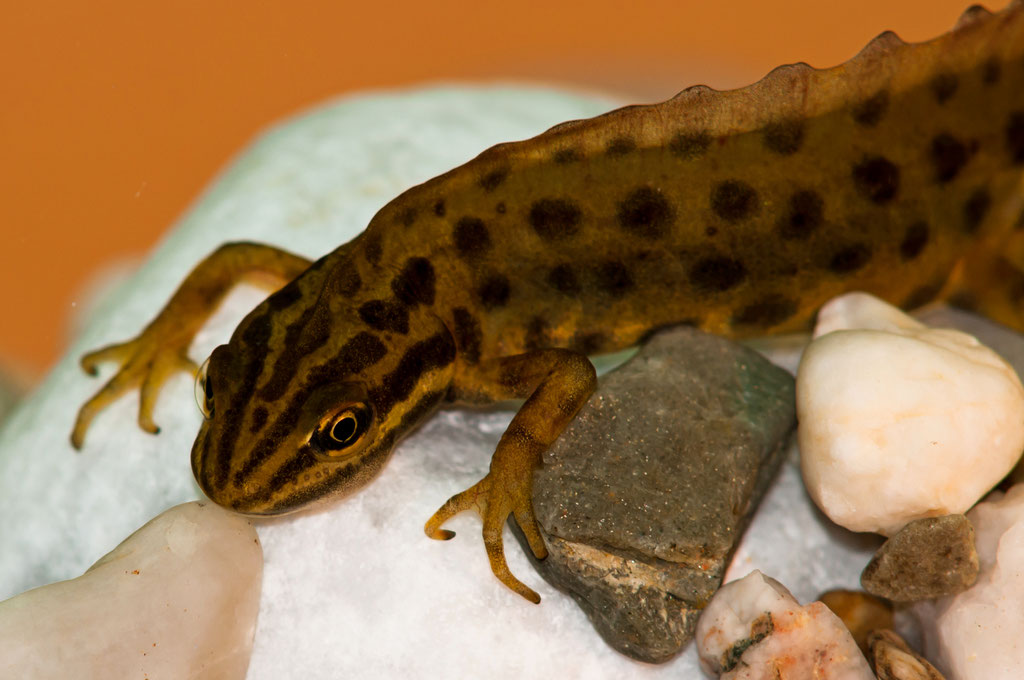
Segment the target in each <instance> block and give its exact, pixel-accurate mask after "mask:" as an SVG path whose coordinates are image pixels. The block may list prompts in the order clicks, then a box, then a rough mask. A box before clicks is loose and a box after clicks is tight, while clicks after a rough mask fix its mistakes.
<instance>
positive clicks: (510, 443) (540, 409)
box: [424, 349, 597, 604]
mask: <svg viewBox="0 0 1024 680" xmlns="http://www.w3.org/2000/svg"><path fill="white" fill-rule="evenodd" d="M596 384H597V374H596V372H595V370H594V365H593V364H591V363H590V360H589V359H587V357H585V356H584V355H582V354H578V353H576V352H571V351H569V350H564V349H543V350H538V351H535V352H528V353H526V354H520V355H517V356H512V357H503V358H500V359H495V360H493V361H488V362H485V363H484V364H481V366H479V367H477V368H476V369H475V370H472V371H467V372H465V373H464V374H463V375H461V376H459V377H457V378H456V386H455V393H456V398H457V400H459V401H464V402H494V401H500V400H503V399H517V398H518V399H522V398H526V401H525V402H524V403H523V406H522V407H521V408H520V409H519V412H518V413H516V415H515V417H514V418H513V419H512V422H511V423H510V424H509V426H508V429H506V430H505V433H504V434H503V435H502V437H501V440H500V441H499V442H498V446H497V448H496V449H495V451H494V456H493V457H492V458H491V468H490V471H489V472H488V473H487V475H486V476H485V477H484V478H483V479H481V480H480V481H479V482H477V483H476V484H474V485H473V486H472V487H470V488H469V489H466V490H465V491H463V492H461V493H458V494H456V495H454V496H452V497H451V498H450V499H448V501H447V502H446V503H445V504H444V505H442V506H441V508H440V509H439V510H438V511H437V512H435V513H434V515H433V516H432V517H431V518H430V519H429V520H428V521H427V523H426V526H424V531H425V532H426V534H427V536H430V537H431V538H436V539H442V540H447V539H449V538H452V537H453V536H455V534H454V532H451V531H448V530H445V529H442V528H441V526H442V525H443V524H444V523H445V522H447V521H448V520H449V519H450V518H451V517H453V516H455V515H457V514H458V513H460V512H463V511H464V510H471V509H473V510H476V511H477V512H479V513H480V515H481V517H482V518H483V538H484V547H485V548H486V549H487V559H488V561H489V562H490V565H491V571H492V572H493V573H494V575H495V576H496V577H497V578H498V580H499V581H501V582H502V583H503V584H505V585H506V586H508V587H509V588H511V589H512V590H514V591H515V592H516V593H518V594H519V595H522V596H523V597H524V598H526V599H527V600H529V601H530V602H533V603H535V604H536V603H538V602H540V596H539V595H538V594H537V593H536V592H534V590H533V589H531V588H530V587H529V586H527V585H526V584H524V583H523V582H522V581H520V580H519V579H517V578H516V577H515V576H514V575H513V574H512V572H511V571H510V570H509V568H508V563H507V562H506V561H505V550H504V543H503V540H502V530H503V529H504V526H505V521H506V520H507V519H508V517H509V515H512V516H514V517H515V519H516V522H517V523H518V524H519V527H520V529H522V531H523V534H524V535H525V536H526V539H527V541H528V542H529V544H530V549H531V550H532V551H533V554H534V556H536V557H537V559H543V558H544V557H546V556H547V548H546V547H545V546H544V539H543V538H542V537H541V534H540V529H539V528H538V526H537V520H536V519H535V518H534V515H533V498H532V491H533V471H534V469H535V468H536V467H537V465H539V464H540V460H541V456H542V455H543V453H544V451H545V450H546V449H547V448H548V447H549V446H551V444H552V443H554V441H555V439H557V438H558V435H559V434H561V432H562V430H563V429H565V426H566V425H567V424H568V423H569V421H571V420H572V419H573V417H574V416H575V415H576V413H577V412H578V411H579V410H580V407H582V406H583V404H584V403H585V402H586V400H587V398H588V397H589V396H590V395H591V394H592V393H593V391H594V387H595V386H596Z"/></svg>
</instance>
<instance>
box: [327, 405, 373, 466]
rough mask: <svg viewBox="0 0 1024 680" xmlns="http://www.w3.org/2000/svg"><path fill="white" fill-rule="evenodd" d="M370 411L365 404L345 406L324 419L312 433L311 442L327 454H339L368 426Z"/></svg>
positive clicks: (361, 434)
mask: <svg viewBox="0 0 1024 680" xmlns="http://www.w3.org/2000/svg"><path fill="white" fill-rule="evenodd" d="M372 417H373V416H372V413H371V412H370V409H369V408H367V407H366V405H365V404H354V405H351V406H346V407H345V408H343V409H342V410H340V411H338V412H337V413H335V414H334V415H332V416H331V417H330V418H327V419H325V420H324V422H323V424H322V425H321V427H320V428H319V429H318V430H317V431H316V432H315V433H314V435H313V440H312V443H313V444H314V445H315V446H316V447H317V448H319V449H320V450H321V451H323V452H324V453H326V454H327V455H328V456H336V455H340V453H339V452H340V451H343V450H345V449H347V448H349V447H350V446H352V445H353V444H355V443H356V442H358V441H359V440H360V439H361V438H362V436H363V434H364V433H365V432H366V430H367V429H368V428H369V427H370V420H371V419H372Z"/></svg>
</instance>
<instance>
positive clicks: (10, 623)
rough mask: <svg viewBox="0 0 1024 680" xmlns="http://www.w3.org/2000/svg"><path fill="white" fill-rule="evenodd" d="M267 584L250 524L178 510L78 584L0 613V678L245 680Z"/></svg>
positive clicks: (24, 597) (45, 589)
mask: <svg viewBox="0 0 1024 680" xmlns="http://www.w3.org/2000/svg"><path fill="white" fill-rule="evenodd" d="M262 576H263V553H262V550H261V549H260V544H259V539H258V538H257V537H256V531H255V530H254V529H253V528H252V525H251V524H250V523H249V522H247V521H246V520H245V519H243V518H242V517H240V516H238V515H235V514H233V513H230V512H227V511H226V510H222V509H220V508H218V507H217V506H215V505H213V504H212V503H186V504H184V505H178V506H176V507H174V508H171V509H170V510H168V511H167V512H164V513H163V514H161V515H159V516H158V517H156V518H155V519H153V520H152V521H150V522H148V523H147V524H146V525H145V526H143V527H142V528H141V529H139V530H138V531H136V532H135V533H133V534H132V535H131V536H129V537H128V538H127V539H125V540H124V542H122V543H121V544H120V545H119V546H117V547H116V548H114V550H112V551H111V552H109V553H107V554H106V555H105V556H104V557H103V558H101V559H100V560H99V561H98V562H97V563H96V564H94V565H93V566H92V567H90V568H89V570H88V571H86V572H85V573H84V574H82V575H81V576H79V577H78V578H75V579H72V580H70V581H62V582H60V583H53V584H51V585H48V586H42V587H40V588H36V589H34V590H30V591H28V592H26V593H22V594H21V595H18V596H16V597H13V598H11V599H9V600H6V601H4V602H0V677H2V678H19V679H21V680H33V679H35V678H39V679H41V680H42V679H44V678H76V679H81V680H90V679H93V678H95V680H109V679H110V678H153V679H154V680H156V679H157V678H189V679H190V680H214V679H216V680H231V679H232V678H238V679H240V678H244V677H245V673H246V667H247V666H248V665H249V656H250V654H251V652H252V642H253V634H254V633H255V631H256V614H257V612H258V611H259V597H260V584H261V580H262Z"/></svg>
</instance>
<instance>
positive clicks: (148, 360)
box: [71, 243, 310, 449]
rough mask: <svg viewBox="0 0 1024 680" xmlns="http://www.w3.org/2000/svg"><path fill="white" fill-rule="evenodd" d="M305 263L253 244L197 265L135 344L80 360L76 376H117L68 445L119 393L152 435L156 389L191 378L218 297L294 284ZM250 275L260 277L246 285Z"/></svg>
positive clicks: (230, 246)
mask: <svg viewBox="0 0 1024 680" xmlns="http://www.w3.org/2000/svg"><path fill="white" fill-rule="evenodd" d="M309 265H310V261H309V260H307V259H305V258H303V257H299V256H297V255H292V254H291V253H289V252H286V251H284V250H280V249H278V248H273V247H271V246H266V245H262V244H258V243H227V244H224V245H223V246H221V247H220V248H218V249H217V250H215V251H214V252H213V253H211V254H210V255H209V256H208V257H207V258H206V259H205V260H203V261H202V262H200V263H199V264H198V265H197V266H196V268H195V269H193V270H192V272H191V273H190V274H189V275H188V277H187V278H186V279H185V280H184V281H183V282H182V283H181V285H180V286H179V287H178V290H177V291H175V293H174V295H173V296H172V297H171V299H170V300H169V301H168V302H167V304H166V305H165V306H164V308H163V309H162V310H160V313H159V314H158V315H157V316H156V318H155V319H153V320H152V321H151V322H150V323H149V325H148V326H146V328H145V329H144V330H143V331H142V332H141V333H140V334H139V335H138V336H137V337H135V338H132V339H131V340H128V341H127V342H123V343H118V344H114V345H108V346H107V347H102V348H100V349H98V350H95V351H93V352H89V353H88V354H86V355H84V356H83V357H82V359H81V366H82V370H84V371H85V372H86V373H88V374H89V375H96V374H97V373H98V371H97V365H98V364H100V363H102V362H104V361H115V362H117V363H118V364H119V369H118V371H117V373H116V374H115V375H114V377H113V378H111V379H110V380H109V381H108V382H107V383H106V384H105V385H104V386H103V387H102V388H100V390H99V391H98V392H97V393H96V394H94V395H93V396H92V398H91V399H89V400H88V401H87V402H85V404H83V405H82V408H81V409H79V411H78V417H77V418H76V420H75V426H74V429H73V430H72V431H71V445H72V446H74V447H75V448H76V449H81V448H82V444H83V442H84V441H85V433H86V431H87V430H88V429H89V425H90V424H91V423H92V420H93V418H95V417H96V415H97V414H98V413H99V412H100V411H102V410H103V409H104V408H106V407H107V406H108V405H109V404H110V403H111V402H113V401H114V400H116V399H117V398H118V397H120V396H121V395H122V394H124V393H125V392H128V391H129V390H132V389H135V388H139V427H141V428H142V429H143V430H145V431H146V432H150V433H152V434H156V433H157V432H159V431H160V428H158V427H157V425H156V423H155V422H153V407H154V406H155V405H156V399H157V396H158V395H159V393H160V388H161V387H163V385H164V383H165V382H166V381H167V379H168V378H169V377H171V376H172V375H173V374H174V373H176V372H177V371H187V372H190V373H192V374H193V375H195V374H196V372H197V371H198V366H196V363H195V362H194V361H192V360H191V359H190V358H189V357H188V348H189V345H190V344H192V339H193V338H194V337H195V335H196V333H197V332H198V331H199V329H200V328H202V326H203V324H204V323H205V322H206V320H207V319H208V318H209V316H210V315H211V314H212V313H213V311H214V310H215V309H216V308H217V305H218V304H219V303H220V301H221V300H222V299H223V298H224V296H225V295H226V294H227V293H228V292H229V291H230V290H231V288H232V287H234V286H235V285H236V284H238V283H240V282H241V281H243V280H250V279H251V280H253V281H254V282H256V283H261V284H263V285H265V286H267V287H270V288H277V287H279V286H280V285H281V284H282V283H284V282H286V281H290V280H291V279H294V278H295V277H297V276H298V275H299V274H301V273H302V272H303V271H304V270H306V269H307V268H308V267H309ZM253 274H263V275H266V276H264V277H261V278H256V279H252V275H253Z"/></svg>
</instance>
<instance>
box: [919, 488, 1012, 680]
mask: <svg viewBox="0 0 1024 680" xmlns="http://www.w3.org/2000/svg"><path fill="white" fill-rule="evenodd" d="M967 517H968V519H970V521H971V524H973V525H974V531H975V543H976V545H977V550H978V562H979V565H980V569H979V571H978V580H977V582H976V583H975V584H974V585H973V586H971V587H970V588H968V589H967V590H965V591H963V592H962V593H959V594H957V595H952V596H950V597H943V598H939V599H936V600H925V601H922V602H918V603H916V604H914V605H913V607H912V610H913V612H914V613H915V614H916V615H917V618H918V620H919V621H920V623H921V628H922V633H923V637H924V650H925V655H926V656H927V657H928V658H929V659H931V660H932V662H933V663H934V664H935V666H936V667H937V668H938V669H939V670H941V671H942V672H943V673H945V674H946V676H947V677H949V678H956V680H1020V679H1021V678H1024V616H1022V615H1021V612H1024V569H1022V568H1021V565H1022V564H1024V485H1019V484H1018V485H1017V486H1014V487H1013V488H1011V489H1010V490H1009V491H1007V492H1006V494H1003V493H1001V492H994V493H992V494H990V495H989V497H988V498H987V499H986V500H985V501H983V502H981V503H979V504H978V505H976V506H975V507H974V508H972V509H971V511H970V512H968V513H967Z"/></svg>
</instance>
